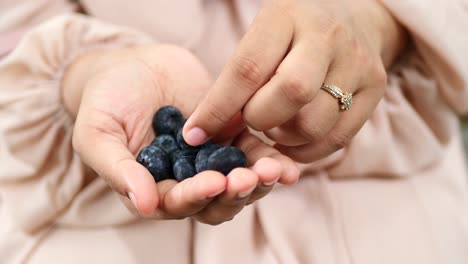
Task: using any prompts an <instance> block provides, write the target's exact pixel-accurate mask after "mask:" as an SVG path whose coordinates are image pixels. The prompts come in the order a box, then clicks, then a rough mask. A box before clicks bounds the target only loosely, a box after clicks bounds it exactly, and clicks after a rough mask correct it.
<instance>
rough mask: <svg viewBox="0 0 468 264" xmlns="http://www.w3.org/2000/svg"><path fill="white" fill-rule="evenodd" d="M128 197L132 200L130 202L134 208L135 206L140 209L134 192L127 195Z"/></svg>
mask: <svg viewBox="0 0 468 264" xmlns="http://www.w3.org/2000/svg"><path fill="white" fill-rule="evenodd" d="M127 196H128V198H130V201H132V204H133V206H134V207H135V208H136V209H138V207H137V200H136V197H135V195H134V194H133V193H132V192H129V193H128V194H127Z"/></svg>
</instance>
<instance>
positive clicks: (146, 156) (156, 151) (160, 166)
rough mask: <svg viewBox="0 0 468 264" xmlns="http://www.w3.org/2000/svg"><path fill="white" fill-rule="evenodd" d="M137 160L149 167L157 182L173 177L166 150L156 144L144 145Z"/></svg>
mask: <svg viewBox="0 0 468 264" xmlns="http://www.w3.org/2000/svg"><path fill="white" fill-rule="evenodd" d="M137 161H138V162H139V163H140V164H142V165H143V166H145V168H146V169H148V171H149V172H150V173H151V175H153V177H154V180H155V181H156V182H159V181H162V180H166V179H171V178H172V167H171V162H170V160H169V158H168V156H167V154H166V152H164V151H163V150H162V149H160V148H158V147H156V146H151V145H150V146H148V147H144V148H143V149H142V150H141V151H140V153H139V154H138V156H137Z"/></svg>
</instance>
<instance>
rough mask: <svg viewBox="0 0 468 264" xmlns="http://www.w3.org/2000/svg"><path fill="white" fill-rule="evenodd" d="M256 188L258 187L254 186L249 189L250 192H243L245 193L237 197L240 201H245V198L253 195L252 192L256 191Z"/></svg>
mask: <svg viewBox="0 0 468 264" xmlns="http://www.w3.org/2000/svg"><path fill="white" fill-rule="evenodd" d="M255 187H257V186H253V187H252V188H250V189H248V190H246V191H243V192H240V193H238V194H237V197H238V198H239V199H244V198H246V197H247V196H249V195H250V194H251V193H252V191H253V190H254V189H255Z"/></svg>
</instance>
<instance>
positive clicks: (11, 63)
mask: <svg viewBox="0 0 468 264" xmlns="http://www.w3.org/2000/svg"><path fill="white" fill-rule="evenodd" d="M151 42H153V40H152V39H151V38H150V37H148V36H146V35H145V34H143V33H140V32H137V31H134V30H132V29H129V28H125V27H117V26H114V25H110V24H105V23H103V22H101V21H98V20H96V19H93V18H90V17H86V16H82V15H78V14H67V15H63V16H59V17H56V18H54V19H52V20H49V21H47V22H46V23H44V24H41V25H39V26H37V27H36V28H34V29H32V30H30V31H29V32H27V33H26V34H25V35H24V36H23V38H22V40H21V41H20V42H19V44H18V46H17V47H16V48H15V49H14V50H13V51H12V52H11V53H10V54H9V55H8V56H7V57H5V58H4V59H3V60H2V61H1V62H0V219H1V222H2V224H1V225H0V256H2V263H6V262H9V261H8V260H13V259H15V258H17V257H18V256H20V255H21V252H22V250H26V249H25V247H27V245H30V244H31V243H30V242H31V240H34V239H38V238H37V236H36V234H38V233H39V232H40V231H41V230H42V229H43V227H45V226H47V225H48V224H50V223H51V222H53V220H54V218H56V217H57V216H58V215H59V214H60V213H61V212H63V211H64V210H65V209H66V208H67V206H69V205H70V203H71V202H72V200H73V199H74V197H76V196H77V195H78V193H79V192H80V191H81V190H82V188H83V186H84V185H85V184H86V183H87V181H89V178H87V177H89V174H87V173H86V170H87V169H86V168H85V167H84V166H83V164H82V163H81V161H80V159H79V158H78V156H77V155H76V154H75V153H74V151H73V149H72V144H71V138H72V130H73V120H72V119H71V118H70V117H69V116H68V114H67V112H66V111H65V110H64V106H63V105H62V102H61V96H60V84H61V79H62V74H63V72H64V69H66V68H67V66H68V65H69V63H71V62H72V61H73V60H74V58H76V57H77V56H79V55H80V54H82V53H84V52H86V51H89V50H92V49H102V48H106V49H112V48H119V47H128V46H132V45H139V44H147V43H151ZM13 248H14V250H12V249H13ZM3 261H5V262H3Z"/></svg>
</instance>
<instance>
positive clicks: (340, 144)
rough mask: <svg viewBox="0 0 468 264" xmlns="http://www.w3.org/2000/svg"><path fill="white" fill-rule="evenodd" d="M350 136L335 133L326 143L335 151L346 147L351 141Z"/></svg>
mask: <svg viewBox="0 0 468 264" xmlns="http://www.w3.org/2000/svg"><path fill="white" fill-rule="evenodd" d="M351 139H352V136H350V135H347V134H342V133H335V134H333V135H332V136H331V137H330V140H329V141H328V142H329V144H330V147H331V148H332V150H334V151H336V150H339V149H342V148H344V147H346V146H347V145H348V144H349V142H350V141H351Z"/></svg>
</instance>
